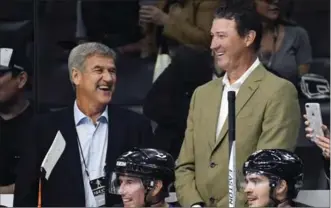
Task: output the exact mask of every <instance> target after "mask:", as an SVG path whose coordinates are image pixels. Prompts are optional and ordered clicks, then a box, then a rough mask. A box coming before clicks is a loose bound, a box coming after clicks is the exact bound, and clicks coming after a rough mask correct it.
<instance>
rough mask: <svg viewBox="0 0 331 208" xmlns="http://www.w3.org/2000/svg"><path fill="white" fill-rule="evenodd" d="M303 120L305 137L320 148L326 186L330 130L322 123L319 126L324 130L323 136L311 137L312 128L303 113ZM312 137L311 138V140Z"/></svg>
mask: <svg viewBox="0 0 331 208" xmlns="http://www.w3.org/2000/svg"><path fill="white" fill-rule="evenodd" d="M304 118H305V119H306V121H305V125H306V128H305V131H306V137H307V138H308V139H310V141H312V142H313V143H315V144H316V145H317V146H318V147H319V148H320V149H321V150H322V155H323V160H324V171H325V175H326V178H327V180H328V187H329V186H330V131H329V129H328V127H327V126H325V125H323V126H322V127H321V128H322V129H323V131H324V136H322V135H317V136H316V138H314V139H313V135H312V133H313V129H312V128H310V127H309V121H308V120H307V116H306V115H304ZM312 139H313V140H312Z"/></svg>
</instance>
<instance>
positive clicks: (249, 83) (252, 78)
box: [213, 64, 265, 150]
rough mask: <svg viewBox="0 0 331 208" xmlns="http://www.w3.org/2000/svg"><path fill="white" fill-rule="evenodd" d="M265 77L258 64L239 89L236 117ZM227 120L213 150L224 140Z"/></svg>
mask: <svg viewBox="0 0 331 208" xmlns="http://www.w3.org/2000/svg"><path fill="white" fill-rule="evenodd" d="M264 75H265V69H264V67H263V66H262V65H261V64H260V65H258V66H257V67H256V69H255V70H254V71H253V72H252V73H251V74H250V75H249V76H248V77H247V79H246V80H245V82H244V83H243V85H242V86H241V87H240V90H239V92H238V94H237V97H236V117H237V116H238V114H239V113H240V111H241V110H242V109H243V107H244V106H245V105H246V103H247V102H248V101H249V99H250V98H251V97H252V95H253V94H254V92H255V91H256V90H257V88H258V87H259V84H260V81H261V80H262V79H263V77H264ZM228 127H229V126H228V119H226V120H225V122H224V125H223V127H222V130H221V132H220V134H219V136H218V138H217V142H216V143H215V144H214V146H213V150H215V149H216V148H217V146H218V145H219V144H220V143H221V142H222V140H223V139H224V138H225V135H226V133H227V132H228V130H229V128H228Z"/></svg>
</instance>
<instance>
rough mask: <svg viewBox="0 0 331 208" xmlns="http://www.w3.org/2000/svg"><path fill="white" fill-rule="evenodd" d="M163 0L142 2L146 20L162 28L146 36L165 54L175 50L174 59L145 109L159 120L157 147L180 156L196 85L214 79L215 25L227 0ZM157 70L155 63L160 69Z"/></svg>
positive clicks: (142, 15)
mask: <svg viewBox="0 0 331 208" xmlns="http://www.w3.org/2000/svg"><path fill="white" fill-rule="evenodd" d="M158 2H159V4H158V5H142V6H141V9H140V22H141V23H142V24H145V25H146V24H147V26H150V27H151V26H153V27H154V26H156V34H155V33H147V34H146V38H145V41H147V42H148V41H152V42H153V41H154V42H153V43H154V47H156V48H158V49H159V54H167V55H169V56H170V57H171V63H170V64H169V65H167V66H164V67H162V69H161V70H160V71H162V73H161V75H160V76H159V77H158V78H157V79H156V81H155V82H154V84H153V86H152V88H151V90H150V91H149V92H148V93H147V96H146V99H145V101H144V107H143V110H144V113H145V115H146V116H148V117H149V118H150V119H151V120H153V121H155V122H156V123H157V128H156V130H155V140H156V141H157V143H158V146H157V147H158V148H160V149H163V150H165V151H167V152H169V153H171V155H172V156H173V157H174V158H177V156H178V154H179V150H180V147H181V144H182V142H183V138H184V132H185V128H186V119H187V115H188V109H189V102H190V100H191V97H192V94H193V91H194V90H195V89H196V88H197V87H198V86H200V85H202V84H205V83H206V82H208V81H210V80H211V79H212V75H213V66H212V58H211V57H210V51H209V49H208V48H209V45H210V40H211V39H210V28H211V24H212V19H213V15H214V13H215V10H216V8H217V7H218V6H219V5H220V4H221V3H222V2H223V1H215V0H201V1H193V0H186V1H181V0H177V1H176V0H175V1H173V0H166V1H158ZM151 31H152V30H151ZM155 36H156V40H155ZM145 43H146V42H145ZM146 44H147V43H146ZM155 44H156V46H155ZM150 48H152V49H153V47H152V46H151V47H150ZM152 49H151V50H152ZM152 51H154V52H155V51H156V50H152ZM157 60H158V59H157ZM157 63H158V62H157ZM157 66H159V65H158V64H156V67H157ZM163 70H164V71H163ZM157 72H158V68H155V72H154V73H157ZM170 83H171V84H170ZM160 109H162V110H160Z"/></svg>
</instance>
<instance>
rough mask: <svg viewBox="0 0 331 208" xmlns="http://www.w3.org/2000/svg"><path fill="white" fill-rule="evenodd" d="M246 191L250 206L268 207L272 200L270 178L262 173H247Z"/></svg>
mask: <svg viewBox="0 0 331 208" xmlns="http://www.w3.org/2000/svg"><path fill="white" fill-rule="evenodd" d="M243 188H244V192H245V194H246V197H247V203H248V206H249V207H266V206H267V205H268V204H269V202H270V186H269V179H268V178H267V177H266V176H263V175H260V174H255V173H252V174H247V175H246V177H245V183H244V187H243Z"/></svg>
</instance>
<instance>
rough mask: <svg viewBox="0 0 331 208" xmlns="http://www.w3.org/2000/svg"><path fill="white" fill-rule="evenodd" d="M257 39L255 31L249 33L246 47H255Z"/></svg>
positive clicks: (246, 38)
mask: <svg viewBox="0 0 331 208" xmlns="http://www.w3.org/2000/svg"><path fill="white" fill-rule="evenodd" d="M255 38H256V32H255V31H254V30H250V31H248V33H247V34H246V36H245V45H246V47H250V46H251V45H253V43H254V41H255Z"/></svg>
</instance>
